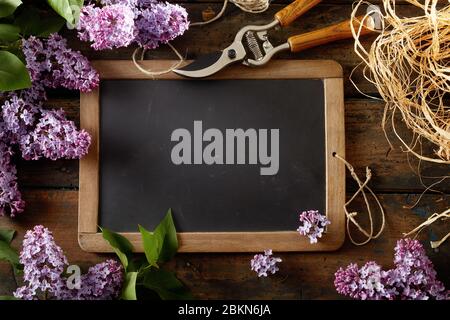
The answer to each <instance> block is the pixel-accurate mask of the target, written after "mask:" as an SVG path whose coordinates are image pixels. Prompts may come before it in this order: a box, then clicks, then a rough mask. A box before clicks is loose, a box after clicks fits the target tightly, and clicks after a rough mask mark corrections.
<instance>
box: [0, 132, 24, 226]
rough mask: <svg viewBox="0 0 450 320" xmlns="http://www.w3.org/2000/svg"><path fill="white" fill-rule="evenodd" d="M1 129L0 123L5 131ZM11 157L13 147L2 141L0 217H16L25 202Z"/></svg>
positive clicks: (0, 142)
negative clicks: (7, 215)
mask: <svg viewBox="0 0 450 320" xmlns="http://www.w3.org/2000/svg"><path fill="white" fill-rule="evenodd" d="M1 127H2V124H1V123H0V131H3V128H1ZM0 134H1V133H0ZM11 156H12V151H11V147H9V146H7V145H6V144H5V143H3V142H2V141H1V140H0V216H3V215H5V214H9V215H10V216H11V217H14V216H15V215H16V214H17V213H20V212H22V211H23V209H24V207H25V202H24V201H23V200H22V195H21V194H20V191H19V188H18V186H17V176H16V174H17V170H16V167H15V166H14V164H13V163H12V162H11Z"/></svg>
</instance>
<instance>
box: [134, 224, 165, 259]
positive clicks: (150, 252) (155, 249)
mask: <svg viewBox="0 0 450 320" xmlns="http://www.w3.org/2000/svg"><path fill="white" fill-rule="evenodd" d="M139 232H140V233H141V236H142V243H143V245H144V253H145V257H146V258H147V261H148V263H149V264H150V266H153V267H158V263H157V262H158V257H159V253H160V251H161V243H160V241H159V239H158V238H157V237H156V235H155V234H154V233H151V232H149V231H147V230H146V229H145V228H144V227H143V226H141V225H139Z"/></svg>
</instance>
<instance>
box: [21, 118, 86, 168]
mask: <svg viewBox="0 0 450 320" xmlns="http://www.w3.org/2000/svg"><path fill="white" fill-rule="evenodd" d="M90 143H91V137H90V135H89V134H88V133H87V132H86V131H85V130H81V131H78V130H77V128H76V127H75V124H74V123H73V121H69V120H67V119H66V118H65V115H64V111H63V110H44V109H42V110H41V117H40V118H39V121H38V122H37V123H36V125H35V127H34V130H32V131H30V132H28V133H27V134H25V135H23V136H22V138H21V140H20V149H21V151H22V157H23V158H24V159H25V160H37V159H39V158H41V157H45V158H48V159H51V160H56V159H59V158H65V159H78V158H81V157H82V156H84V155H85V154H86V153H87V150H88V148H89V145H90Z"/></svg>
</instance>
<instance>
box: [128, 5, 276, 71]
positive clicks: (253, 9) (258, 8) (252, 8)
mask: <svg viewBox="0 0 450 320" xmlns="http://www.w3.org/2000/svg"><path fill="white" fill-rule="evenodd" d="M228 1H230V2H232V3H233V4H234V5H235V6H236V7H238V8H239V9H241V10H242V11H245V12H249V13H261V12H264V11H266V10H267V9H268V8H269V4H270V0H224V2H223V6H222V9H221V10H220V12H219V13H218V14H217V15H216V16H215V17H213V18H212V19H209V20H207V21H202V22H193V23H191V24H190V26H191V27H193V26H203V25H206V24H209V23H211V22H214V21H216V20H218V19H220V18H221V17H222V16H223V14H224V13H225V10H226V8H227V5H228ZM167 45H168V46H169V47H170V49H172V51H173V52H174V53H175V54H176V55H177V57H178V59H179V61H178V62H177V63H175V64H173V65H172V66H170V67H169V68H167V69H163V70H159V71H152V70H149V69H145V68H143V67H142V66H141V65H140V64H139V61H142V60H144V58H145V52H146V51H147V50H146V49H144V48H136V49H135V50H134V52H133V55H132V59H133V63H134V65H135V66H136V68H138V69H139V71H141V72H142V73H144V74H146V75H148V76H150V77H152V78H153V77H156V76H159V75H162V74H165V73H169V72H171V71H173V70H174V69H176V68H178V67H179V66H181V64H182V63H183V61H184V58H183V56H182V55H181V54H180V53H179V52H178V50H177V49H176V48H175V47H174V46H173V45H171V44H170V43H167ZM139 51H140V52H141V54H140V57H139V59H137V58H136V56H137V55H138V53H139Z"/></svg>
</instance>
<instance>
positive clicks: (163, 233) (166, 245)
mask: <svg viewBox="0 0 450 320" xmlns="http://www.w3.org/2000/svg"><path fill="white" fill-rule="evenodd" d="M155 234H157V235H160V236H159V237H160V238H162V239H163V244H162V248H161V252H160V254H159V259H158V261H161V262H165V261H169V260H170V259H172V258H173V256H174V255H175V254H176V253H177V251H178V239H177V230H176V229H175V225H174V223H173V218H172V210H171V209H169V210H168V211H167V213H166V216H165V217H164V219H163V220H162V221H161V223H160V224H159V225H158V226H157V227H156V229H155Z"/></svg>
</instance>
